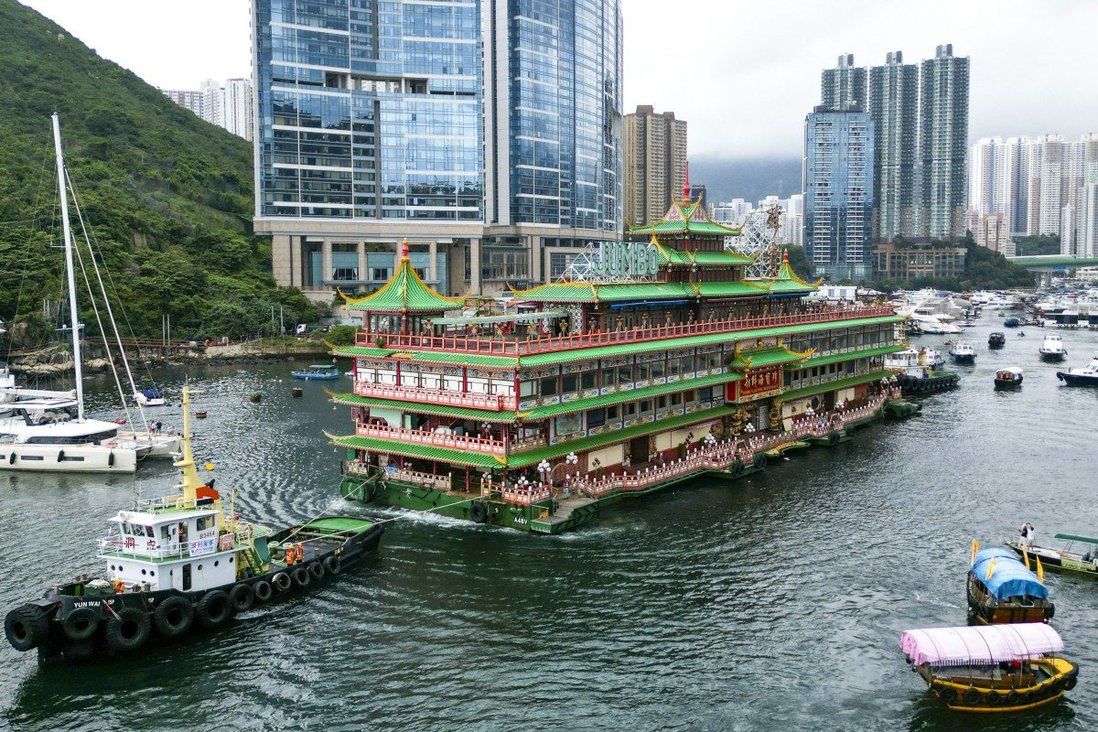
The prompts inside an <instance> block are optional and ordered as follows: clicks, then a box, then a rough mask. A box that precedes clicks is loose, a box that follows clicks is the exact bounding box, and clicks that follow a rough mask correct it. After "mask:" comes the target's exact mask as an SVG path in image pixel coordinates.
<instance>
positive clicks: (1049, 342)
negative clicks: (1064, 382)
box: [1037, 333, 1067, 362]
mask: <svg viewBox="0 0 1098 732" xmlns="http://www.w3.org/2000/svg"><path fill="white" fill-rule="evenodd" d="M1037 352H1038V353H1040V354H1041V358H1042V359H1044V360H1045V361H1052V362H1059V361H1063V360H1064V356H1066V355H1067V351H1066V350H1064V341H1063V339H1062V338H1060V336H1059V335H1058V334H1056V333H1048V334H1046V335H1045V338H1044V340H1042V341H1041V347H1040V348H1038V349H1037Z"/></svg>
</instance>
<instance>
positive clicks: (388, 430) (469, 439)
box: [355, 422, 506, 455]
mask: <svg viewBox="0 0 1098 732" xmlns="http://www.w3.org/2000/svg"><path fill="white" fill-rule="evenodd" d="M355 433H356V434H357V435H358V436H359V437H375V438H379V439H382V440H397V441H399V442H411V443H414V444H417V445H431V446H432V447H449V448H453V449H456V450H473V451H474V452H484V453H488V454H491V455H502V454H504V451H505V447H506V445H505V444H504V442H503V440H495V439H492V438H490V437H474V436H471V435H454V434H450V433H448V432H428V431H426V430H416V429H410V428H407V427H390V426H389V425H385V424H366V423H363V422H360V423H359V424H358V428H357V429H356V430H355Z"/></svg>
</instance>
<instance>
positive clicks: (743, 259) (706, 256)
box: [652, 234, 755, 267]
mask: <svg viewBox="0 0 1098 732" xmlns="http://www.w3.org/2000/svg"><path fill="white" fill-rule="evenodd" d="M652 245H653V246H655V247H656V251H657V252H659V259H660V264H669V265H671V266H682V267H693V266H694V265H695V264H701V265H705V266H710V267H720V266H725V267H736V266H739V265H743V264H751V263H752V262H753V261H755V260H754V258H753V257H748V256H746V255H743V254H740V253H738V252H729V251H723V252H687V251H683V250H681V249H672V248H671V247H668V246H664V245H663V244H660V243H659V241H658V240H657V238H656V236H655V235H654V234H653V235H652Z"/></svg>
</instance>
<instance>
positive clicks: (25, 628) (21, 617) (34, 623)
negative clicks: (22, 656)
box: [4, 605, 50, 651]
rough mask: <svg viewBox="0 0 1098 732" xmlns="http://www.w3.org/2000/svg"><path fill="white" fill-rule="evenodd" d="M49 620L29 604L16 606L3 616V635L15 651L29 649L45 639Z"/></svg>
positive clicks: (48, 629)
mask: <svg viewBox="0 0 1098 732" xmlns="http://www.w3.org/2000/svg"><path fill="white" fill-rule="evenodd" d="M49 631H50V626H49V621H48V620H46V618H45V616H44V615H42V613H41V612H40V611H39V610H38V609H37V608H34V607H31V606H30V605H23V606H21V607H17V608H15V609H14V610H12V611H11V612H9V613H8V614H7V616H6V617H5V618H4V635H6V636H7V638H8V643H10V644H11V647H12V648H14V649H15V650H17V651H29V650H31V649H32V648H35V647H36V646H38V645H39V644H40V643H42V642H43V641H45V640H46V637H47V636H48V635H49Z"/></svg>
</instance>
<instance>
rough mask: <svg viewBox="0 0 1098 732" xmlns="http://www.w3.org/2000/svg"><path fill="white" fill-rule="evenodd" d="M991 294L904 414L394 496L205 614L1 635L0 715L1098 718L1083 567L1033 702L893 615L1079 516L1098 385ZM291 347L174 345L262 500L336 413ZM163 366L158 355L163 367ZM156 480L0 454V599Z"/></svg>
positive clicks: (916, 724) (225, 451)
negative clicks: (121, 638) (663, 460)
mask: <svg viewBox="0 0 1098 732" xmlns="http://www.w3.org/2000/svg"><path fill="white" fill-rule="evenodd" d="M997 324H998V321H997V320H994V321H993V320H992V318H990V317H989V318H987V319H986V320H985V321H984V323H983V324H982V325H981V327H979V328H976V329H971V330H968V331H966V333H965V336H966V337H968V338H970V339H971V340H972V341H973V343H974V344H975V345H977V350H978V352H979V358H978V364H977V366H975V367H974V368H973V367H961V370H962V371H963V373H964V376H963V381H962V386H961V388H960V389H959V390H958V391H956V392H954V393H952V394H949V395H940V396H936V397H931V398H929V399H928V400H926V402H925V409H924V412H923V414H922V416H920V417H918V418H915V419H913V420H908V421H906V422H900V423H887V424H879V425H875V426H873V427H870V428H868V429H866V430H864V431H861V432H859V433H857V436H856V438H855V439H854V440H852V441H851V442H849V443H846V444H843V445H841V446H839V447H837V448H833V449H824V448H820V449H815V450H813V451H810V452H807V453H801V454H800V455H798V456H796V457H794V458H792V459H791V460H789V461H785V462H782V463H780V464H777V465H773V464H772V467H771V468H770V469H769V470H768V471H767V472H766V473H765V474H764V475H761V476H756V477H753V478H750V479H746V480H742V481H740V482H737V483H715V482H714V483H707V482H695V483H689V484H684V485H680V486H677V487H675V488H674V489H672V490H669V491H668V492H667V493H664V494H660V495H657V496H654V497H650V498H647V499H642V500H639V501H636V502H633V503H627V504H625V505H622V506H618V507H615V508H613V509H611V511H610V512H609V513H608V515H606V516H604V518H603V520H602V522H601V523H600V524H599V525H598V526H595V527H592V528H589V529H585V530H582V531H579V532H577V533H574V534H572V535H566V536H562V537H559V538H546V537H536V536H527V535H525V534H520V533H516V532H506V531H500V530H486V529H483V528H480V527H476V526H473V525H470V524H465V523H460V522H454V521H449V520H444V519H435V518H430V517H426V516H423V515H417V514H412V515H409V514H403V513H401V512H397V511H388V510H382V511H374V512H373V513H374V514H375V515H377V514H380V515H383V516H385V517H406V518H401V520H398V521H394V522H393V523H390V524H389V526H388V531H387V533H386V535H385V538H384V540H383V544H382V551H381V553H380V555H379V557H378V559H377V561H376V562H374V563H373V564H371V565H370V566H363V567H361V568H359V569H357V570H356V571H354V572H353V573H345V574H344V575H343V576H342V577H341V581H340V582H339V583H337V584H334V585H329V586H327V587H325V588H324V589H322V590H321V591H319V592H317V593H315V594H312V595H309V596H307V597H302V598H298V599H296V600H294V601H292V602H289V603H286V604H281V605H276V606H274V607H273V608H269V609H263V610H258V611H252V612H250V613H248V614H246V615H244V616H242V617H240V618H238V619H237V620H236V621H235V622H234V623H233V624H232V625H231V626H230V627H228V628H227V629H226V630H224V631H223V632H221V633H220V634H218V635H215V636H206V637H204V638H202V639H199V640H195V641H192V642H186V643H182V644H177V645H173V646H169V647H166V648H162V649H158V650H151V651H148V652H146V653H144V654H143V655H142V656H140V657H137V658H130V659H126V660H124V661H116V662H111V663H107V664H102V665H97V666H82V667H73V668H57V669H48V670H39V669H38V668H37V667H36V664H35V660H34V656H33V654H25V655H20V654H17V653H15V652H14V651H12V650H11V649H10V648H9V647H7V645H6V644H4V645H3V647H2V648H0V663H2V665H3V668H4V669H5V674H4V676H3V680H2V681H0V728H2V727H10V728H12V729H18V730H32V729H33V730H53V729H108V728H109V729H158V730H159V729H165V730H167V729H333V730H342V729H362V728H366V727H369V728H375V729H387V728H388V729H450V728H459V727H472V728H478V729H531V728H536V729H561V728H564V729H574V728H614V729H617V728H626V729H839V728H852V729H958V728H960V726H963V727H966V728H967V727H974V728H979V729H985V728H986V729H996V730H998V729H1002V730H1052V729H1095V728H1096V727H1098V673H1095V671H1094V670H1095V669H1098V630H1096V629H1095V628H1096V625H1098V583H1096V582H1090V581H1085V580H1077V579H1069V578H1065V577H1061V576H1057V575H1054V574H1050V575H1049V579H1050V584H1051V586H1052V588H1053V593H1054V594H1053V596H1054V599H1055V601H1056V603H1057V613H1056V620H1055V626H1056V627H1057V629H1058V630H1059V631H1060V632H1061V634H1062V635H1063V636H1064V638H1065V641H1066V643H1067V646H1068V654H1067V655H1069V656H1070V657H1071V658H1073V659H1075V660H1076V661H1078V662H1079V663H1080V664H1081V666H1082V668H1081V675H1080V682H1079V686H1078V687H1077V688H1076V689H1075V691H1074V692H1073V693H1072V694H1071V695H1070V698H1069V699H1067V700H1066V701H1063V702H1060V703H1057V704H1055V705H1053V706H1051V707H1049V708H1047V709H1045V710H1043V711H1038V712H1031V713H1025V714H1021V715H1012V716H1006V717H1002V718H997V719H996V718H977V719H973V718H967V719H963V720H960V721H959V720H958V718H957V717H956V716H955V715H953V714H951V713H949V712H947V711H945V710H944V709H943V708H941V707H940V706H939V705H938V704H937V703H936V702H934V700H932V699H931V698H929V697H928V696H927V693H926V691H925V687H924V685H923V684H922V682H921V681H920V680H919V678H918V677H917V676H916V675H915V674H913V673H912V672H911V671H910V670H909V669H908V668H907V666H906V665H905V663H904V659H903V657H902V655H901V654H900V651H899V650H898V647H897V641H898V637H899V633H900V631H901V630H903V629H905V628H911V627H926V626H935V625H961V624H963V623H964V622H965V608H964V577H965V570H966V569H967V564H968V551H969V543H970V541H971V540H972V538H973V537H978V538H979V539H981V541H982V542H983V543H984V544H985V545H986V544H989V543H995V542H998V541H1001V540H1003V539H1005V538H1007V537H1009V536H1012V535H1013V534H1014V532H1015V530H1016V527H1017V526H1018V525H1019V524H1020V523H1022V522H1023V521H1026V520H1028V521H1030V522H1032V523H1033V524H1034V525H1035V526H1036V527H1037V529H1038V538H1039V539H1048V538H1050V537H1051V535H1052V534H1053V533H1055V532H1057V531H1069V532H1077V533H1084V534H1088V533H1089V534H1092V535H1093V534H1098V495H1096V491H1095V482H1096V478H1095V465H1096V462H1095V457H1094V455H1095V449H1096V437H1098V390H1087V389H1069V388H1065V387H1060V386H1058V383H1057V381H1056V378H1055V376H1054V372H1055V371H1056V369H1057V368H1058V367H1056V366H1052V365H1045V364H1042V363H1041V362H1040V361H1039V360H1038V358H1037V347H1038V345H1039V344H1040V331H1039V330H1037V329H1027V334H1028V335H1027V337H1026V338H1024V339H1023V338H1018V337H1017V336H1016V335H1015V334H1014V332H1010V331H1008V337H1009V341H1008V343H1007V347H1006V348H1005V349H1004V350H1002V351H999V352H988V350H987V348H986V343H987V332H988V331H989V330H991V329H992V328H991V326H992V325H996V326H997ZM1063 335H1064V340H1065V341H1066V345H1067V348H1068V351H1069V353H1070V358H1069V361H1070V362H1071V363H1074V364H1076V365H1081V364H1082V363H1084V362H1086V361H1087V360H1089V357H1090V355H1091V353H1092V352H1094V351H1098V333H1087V332H1064V334H1063ZM921 342H924V343H928V344H935V343H941V342H942V339H941V338H936V337H935V338H931V337H927V338H923V339H921ZM1003 365H1019V366H1022V367H1023V368H1024V369H1025V370H1026V371H1025V384H1024V386H1023V388H1022V390H1021V391H1020V392H1017V393H996V392H994V391H993V390H992V382H991V380H992V374H993V372H994V370H995V368H996V367H997V366H1003ZM290 368H291V367H290V366H289V365H285V366H266V367H252V368H249V369H248V370H247V371H244V370H241V369H237V368H217V369H208V370H201V371H198V370H196V371H193V372H192V374H191V377H192V379H193V380H194V381H195V382H196V385H197V386H198V387H199V388H202V389H204V390H205V391H204V393H203V394H202V395H201V396H200V397H197V398H196V399H197V400H198V401H199V402H200V405H201V408H204V409H208V410H209V412H210V418H209V419H207V420H205V421H201V422H197V423H196V427H197V429H198V434H197V436H196V448H197V451H198V453H199V459H200V461H201V460H205V459H211V460H213V461H214V462H215V463H216V464H217V472H216V475H217V476H218V488H220V489H222V492H223V493H225V489H227V488H229V487H230V486H236V487H237V488H238V489H240V490H241V494H240V496H239V498H238V506H239V507H238V510H239V511H240V512H242V513H244V514H246V515H248V516H249V517H252V518H255V519H263V520H264V521H265V522H266V523H268V524H271V525H278V524H281V523H284V522H289V521H296V520H300V519H304V518H307V517H309V516H312V515H314V514H317V513H320V512H322V511H323V510H325V508H326V507H328V506H329V505H330V504H332V503H333V496H334V495H335V491H336V487H337V484H338V478H339V475H338V468H337V462H336V461H337V459H338V456H337V454H336V452H335V450H333V448H331V447H328V446H326V444H325V440H324V437H323V435H322V433H321V430H325V429H326V430H329V431H333V432H345V431H346V430H347V429H348V425H349V420H348V419H347V414H346V411H345V410H344V408H339V409H333V407H332V405H331V404H328V403H327V402H325V400H324V394H323V390H322V387H321V386H320V385H317V384H305V385H304V389H305V398H304V399H299V400H292V399H290V398H289V393H290V387H291V385H292V384H293V382H291V381H290V380H289V379H288V372H289V369H290ZM180 377H181V374H178V373H173V374H168V375H165V377H164V378H165V379H166V380H168V381H169V391H170V392H171V393H173V394H178V390H177V389H176V388H174V387H173V385H172V384H173V382H174V383H178V380H179V378H180ZM344 386H346V384H344ZM101 388H105V382H104V384H103V385H102V387H101ZM253 390H259V391H262V392H263V393H264V394H265V398H264V400H263V402H262V403H261V404H258V405H253V404H249V403H247V401H246V399H245V398H244V397H245V395H247V394H248V393H249V392H250V391H253ZM97 404H99V405H101V408H100V411H101V412H102V413H105V414H106V413H109V414H111V416H114V414H113V412H110V411H109V407H108V406H106V405H107V404H108V402H107V400H106V399H105V397H102V396H98V397H97ZM164 414H167V415H169V416H170V418H171V421H176V422H178V419H179V413H178V409H173V408H167V409H166V410H165V411H164ZM174 480H175V476H174V475H173V473H172V471H171V469H170V467H168V466H167V464H163V465H162V466H161V467H152V468H151V469H150V466H145V467H143V469H142V470H141V471H140V472H139V474H138V477H137V480H136V481H135V480H133V479H130V478H125V479H121V478H112V479H103V478H95V477H78V476H70V477H63V478H56V477H53V478H50V477H40V476H33V475H20V474H14V475H13V474H0V578H2V580H3V581H2V582H0V606H2V607H3V609H4V610H5V611H6V609H7V608H8V607H10V606H11V605H13V604H15V603H17V602H19V601H22V600H23V599H25V598H28V597H32V596H35V595H37V594H39V593H40V592H41V591H42V590H43V589H44V588H45V586H46V585H47V584H48V583H50V582H52V581H54V580H57V579H64V578H68V577H71V576H72V575H73V573H75V572H78V571H89V570H94V569H96V568H97V566H98V562H97V561H96V560H95V559H94V551H95V545H94V540H95V539H96V538H97V537H98V536H100V535H101V534H102V533H103V532H104V531H105V520H106V519H107V518H108V517H109V516H110V515H112V514H113V513H114V512H115V511H116V510H117V509H119V508H121V507H124V506H125V504H127V503H128V502H129V501H130V500H131V499H132V498H133V497H134V496H135V494H136V493H137V492H138V491H141V492H142V493H143V494H144V495H151V494H156V493H160V492H166V491H167V490H168V489H169V487H170V486H171V485H172V484H173V482H174ZM332 509H333V510H337V511H347V512H354V511H356V510H360V509H359V508H357V507H356V506H355V505H351V504H343V503H342V502H336V503H335V504H334V505H333V506H332ZM959 725H960V726H959Z"/></svg>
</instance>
